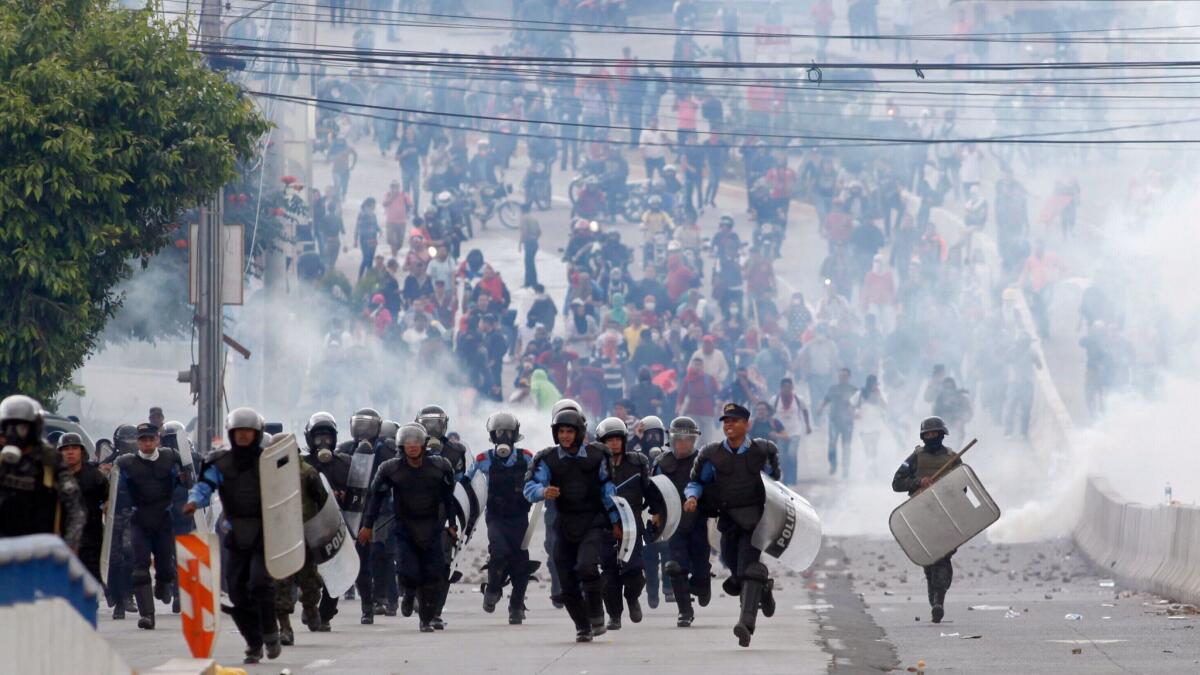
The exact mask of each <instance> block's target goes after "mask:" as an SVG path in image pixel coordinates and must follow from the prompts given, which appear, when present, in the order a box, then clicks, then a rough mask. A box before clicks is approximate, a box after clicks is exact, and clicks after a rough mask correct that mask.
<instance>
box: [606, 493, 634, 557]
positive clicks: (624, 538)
mask: <svg viewBox="0 0 1200 675" xmlns="http://www.w3.org/2000/svg"><path fill="white" fill-rule="evenodd" d="M612 500H613V504H614V505H616V507H617V514H618V515H619V516H620V518H621V541H619V542H617V558H619V559H620V560H621V562H623V563H627V562H629V559H630V558H631V557H633V549H634V546H635V545H636V544H637V534H638V531H637V518H638V516H637V514H636V513H634V512H633V507H632V506H630V505H629V502H628V501H627V500H626V499H625V498H624V497H619V496H613V498H612Z"/></svg>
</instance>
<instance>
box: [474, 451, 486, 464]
mask: <svg viewBox="0 0 1200 675" xmlns="http://www.w3.org/2000/svg"><path fill="white" fill-rule="evenodd" d="M485 459H487V453H486V452H481V453H479V454H478V455H475V461H476V462H482V461H483V460H485Z"/></svg>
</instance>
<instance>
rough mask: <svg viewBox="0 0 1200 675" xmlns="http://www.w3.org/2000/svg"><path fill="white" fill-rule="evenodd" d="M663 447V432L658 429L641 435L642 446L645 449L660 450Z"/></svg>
mask: <svg viewBox="0 0 1200 675" xmlns="http://www.w3.org/2000/svg"><path fill="white" fill-rule="evenodd" d="M662 445H663V432H662V431H660V430H658V429H649V430H647V431H646V432H644V433H643V434H642V446H643V447H645V448H661V447H662Z"/></svg>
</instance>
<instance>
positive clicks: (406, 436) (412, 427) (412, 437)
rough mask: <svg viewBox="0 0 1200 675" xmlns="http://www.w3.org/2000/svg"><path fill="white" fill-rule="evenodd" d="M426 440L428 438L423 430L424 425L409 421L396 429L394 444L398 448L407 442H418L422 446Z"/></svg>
mask: <svg viewBox="0 0 1200 675" xmlns="http://www.w3.org/2000/svg"><path fill="white" fill-rule="evenodd" d="M427 440H429V434H428V433H427V432H426V431H425V427H423V426H421V425H420V424H417V423H416V422H409V423H408V424H405V425H404V426H402V427H399V428H398V429H396V445H397V446H398V447H400V448H403V447H404V446H405V445H408V444H409V443H420V444H421V445H422V446H424V445H425V442H426V441H427Z"/></svg>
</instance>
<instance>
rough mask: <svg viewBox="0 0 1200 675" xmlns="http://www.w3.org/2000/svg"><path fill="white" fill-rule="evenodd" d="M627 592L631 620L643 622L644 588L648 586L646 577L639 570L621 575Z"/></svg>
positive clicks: (626, 603)
mask: <svg viewBox="0 0 1200 675" xmlns="http://www.w3.org/2000/svg"><path fill="white" fill-rule="evenodd" d="M621 581H622V582H623V586H624V587H625V588H624V593H625V606H626V607H628V608H629V620H630V621H632V622H634V623H641V622H642V603H641V602H640V600H641V597H642V589H644V588H645V587H646V577H645V575H644V574H643V573H642V572H641V571H638V572H636V573H634V574H627V575H625V576H624V577H621Z"/></svg>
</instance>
